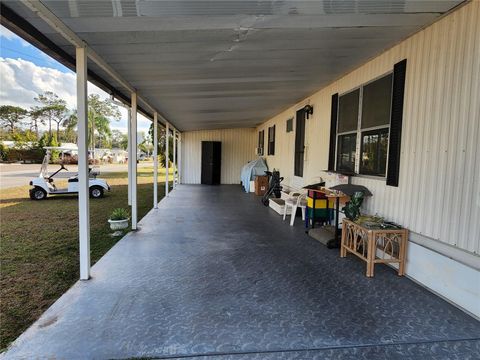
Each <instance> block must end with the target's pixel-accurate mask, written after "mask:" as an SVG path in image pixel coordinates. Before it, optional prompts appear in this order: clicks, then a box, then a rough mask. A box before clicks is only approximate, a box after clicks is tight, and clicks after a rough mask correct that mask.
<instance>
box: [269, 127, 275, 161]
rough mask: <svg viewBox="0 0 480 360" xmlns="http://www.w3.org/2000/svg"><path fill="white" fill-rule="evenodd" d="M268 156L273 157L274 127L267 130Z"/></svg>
mask: <svg viewBox="0 0 480 360" xmlns="http://www.w3.org/2000/svg"><path fill="white" fill-rule="evenodd" d="M268 155H275V125H273V126H271V127H269V128H268Z"/></svg>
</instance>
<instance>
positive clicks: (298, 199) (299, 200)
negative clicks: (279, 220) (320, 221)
mask: <svg viewBox="0 0 480 360" xmlns="http://www.w3.org/2000/svg"><path fill="white" fill-rule="evenodd" d="M299 207H300V208H301V209H302V220H303V221H305V211H306V208H307V194H301V193H298V192H294V193H291V194H290V197H289V198H288V199H286V200H285V206H284V208H283V220H285V218H286V217H287V208H291V209H292V211H291V214H290V226H293V224H294V223H295V215H296V214H297V209H298V208H299Z"/></svg>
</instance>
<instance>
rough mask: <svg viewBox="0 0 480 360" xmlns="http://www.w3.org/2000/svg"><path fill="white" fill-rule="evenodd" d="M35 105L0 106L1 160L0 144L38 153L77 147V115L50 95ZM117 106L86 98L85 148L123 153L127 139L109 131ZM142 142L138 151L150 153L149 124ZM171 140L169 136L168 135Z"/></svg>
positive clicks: (161, 150) (161, 141)
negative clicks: (51, 148) (71, 145)
mask: <svg viewBox="0 0 480 360" xmlns="http://www.w3.org/2000/svg"><path fill="white" fill-rule="evenodd" d="M34 100H35V101H36V102H37V103H38V105H36V106H32V107H31V108H30V109H25V108H22V107H20V106H14V105H1V106H0V147H1V148H0V152H1V153H2V154H0V157H2V158H5V156H4V155H5V154H4V152H5V151H6V149H5V147H4V146H1V141H2V140H11V141H14V142H15V144H16V145H15V147H16V148H20V149H26V148H28V149H34V150H37V149H42V148H43V147H45V146H58V145H60V144H62V143H77V124H78V118H77V111H76V109H69V108H68V106H67V102H66V101H65V100H64V99H62V98H60V97H59V96H58V95H57V94H55V93H54V92H51V91H45V92H43V93H41V94H38V95H37V96H36V97H35V98H34ZM120 118H121V113H120V111H119V109H118V106H116V105H115V104H113V103H112V102H110V101H109V100H107V99H105V100H102V99H101V98H100V96H99V95H97V94H90V95H89V96H88V144H89V148H90V149H93V148H97V149H98V148H109V149H111V148H119V149H123V150H126V149H127V146H128V136H127V134H124V133H122V132H121V131H119V130H116V129H114V130H112V129H111V127H110V123H111V122H112V121H119V120H120ZM144 135H145V136H144V140H143V141H142V142H141V143H140V144H138V147H139V149H140V150H141V151H143V152H145V153H147V154H151V153H152V152H153V124H152V125H151V126H150V129H149V131H148V133H147V134H144ZM170 136H171V135H170ZM165 143H166V141H165V129H164V128H161V127H159V131H158V145H159V146H158V152H159V157H160V159H161V161H164V160H163V159H164V155H163V154H164V152H165ZM169 145H170V146H169V148H170V156H169V157H170V160H172V159H173V155H172V154H173V141H170V143H169Z"/></svg>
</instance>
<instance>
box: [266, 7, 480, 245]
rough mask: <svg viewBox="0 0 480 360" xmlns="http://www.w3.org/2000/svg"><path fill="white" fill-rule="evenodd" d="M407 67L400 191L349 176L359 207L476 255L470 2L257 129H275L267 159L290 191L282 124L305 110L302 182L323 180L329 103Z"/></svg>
mask: <svg viewBox="0 0 480 360" xmlns="http://www.w3.org/2000/svg"><path fill="white" fill-rule="evenodd" d="M404 58H406V59H407V61H408V64H407V79H406V90H405V104H404V119H403V132H402V154H401V163H400V184H399V187H398V188H397V187H390V186H386V184H385V181H384V180H380V179H375V178H367V177H356V178H354V179H353V182H354V183H357V184H362V185H365V186H366V187H368V188H369V189H370V190H371V191H372V192H373V194H374V196H373V197H372V198H370V199H368V200H367V201H366V210H367V212H369V213H378V214H380V215H382V216H385V217H387V218H388V219H391V220H393V221H397V222H399V223H401V224H403V225H404V226H406V227H408V228H409V229H410V230H411V231H414V232H416V233H419V234H422V235H424V236H427V237H430V238H433V239H436V240H438V241H440V242H443V243H445V244H450V245H452V246H456V247H458V248H460V249H463V250H466V251H468V252H473V253H477V254H478V253H480V145H479V139H480V100H479V99H480V3H479V2H478V1H473V2H471V3H469V4H467V5H465V6H463V7H461V8H460V9H459V10H457V11H455V12H453V13H452V14H450V15H448V16H446V17H445V18H443V19H441V20H440V21H438V22H436V23H435V24H433V25H432V26H430V27H428V28H426V29H424V30H423V31H421V32H419V33H417V34H415V35H414V36H412V37H410V38H408V39H406V40H405V41H403V42H401V43H400V44H398V45H397V46H395V47H393V48H391V49H389V50H388V51H386V52H385V53H383V54H382V55H380V56H378V57H376V58H375V59H372V60H371V61H369V62H368V63H366V64H365V65H363V66H361V67H360V68H358V69H356V70H354V71H353V72H351V73H349V74H348V75H346V76H344V77H343V78H341V79H339V80H338V81H336V82H335V83H333V84H331V85H329V86H328V87H326V88H324V89H322V90H320V91H319V92H317V93H315V94H314V95H312V96H311V97H309V98H308V99H305V100H304V101H303V102H301V103H299V104H298V105H297V106H295V107H292V108H290V109H288V110H286V111H284V112H283V113H281V114H279V115H277V116H275V117H274V118H272V119H270V120H269V121H267V122H266V123H264V124H262V125H261V126H259V128H258V129H257V130H261V129H267V128H268V126H271V125H272V124H277V128H278V131H277V144H276V148H277V149H279V151H278V152H277V153H276V154H275V156H268V157H267V159H268V162H269V164H270V166H275V167H278V168H280V170H281V172H282V175H284V176H285V177H286V182H287V183H289V184H292V179H293V151H294V142H295V135H294V132H292V133H289V134H286V133H285V126H284V124H285V121H286V120H287V119H288V118H289V117H292V116H294V114H295V110H297V109H298V108H301V107H303V106H304V105H305V104H306V103H307V102H310V104H311V105H313V106H314V115H313V118H312V117H311V118H310V119H309V120H307V121H306V123H307V125H306V133H307V135H306V151H307V156H306V161H305V171H304V178H303V182H304V183H308V182H310V179H312V178H314V177H318V176H323V175H325V173H324V172H322V170H325V169H326V168H327V163H328V144H329V131H330V107H331V95H332V94H334V93H337V92H338V93H342V92H345V91H348V90H350V89H352V88H354V87H356V86H359V85H361V84H363V83H365V82H367V81H369V80H371V79H374V78H376V77H378V76H379V75H382V74H384V73H386V72H388V71H391V70H392V68H393V65H394V64H395V63H396V62H398V61H401V60H402V59H404Z"/></svg>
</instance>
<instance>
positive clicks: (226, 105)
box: [1, 0, 480, 359]
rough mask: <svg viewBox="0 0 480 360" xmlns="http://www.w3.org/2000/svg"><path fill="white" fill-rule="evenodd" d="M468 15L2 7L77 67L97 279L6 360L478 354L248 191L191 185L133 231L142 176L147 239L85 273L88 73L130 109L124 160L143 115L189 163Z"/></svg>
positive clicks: (442, 320) (397, 286) (217, 5)
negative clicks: (191, 137) (140, 209)
mask: <svg viewBox="0 0 480 360" xmlns="http://www.w3.org/2000/svg"><path fill="white" fill-rule="evenodd" d="M462 3H464V2H462V1H415V0H412V1H408V0H405V1H403V0H402V1H396V0H394V1H361V0H359V1H315V2H313V1H183V0H182V1H142V0H140V1H116V0H112V1H110V0H109V1H95V2H93V1H47V0H44V1H35V0H22V1H3V2H2V5H1V6H2V9H1V10H2V11H1V20H2V25H4V26H6V27H8V28H9V29H10V30H12V31H14V32H15V33H17V34H19V35H20V36H22V37H23V38H24V39H26V40H28V41H30V42H31V43H33V44H34V45H36V46H38V47H40V48H41V49H42V50H44V51H45V52H47V53H48V54H50V55H52V56H53V57H54V58H56V59H57V60H59V61H60V62H62V63H64V64H65V65H67V66H68V67H70V68H71V69H75V70H76V72H77V98H78V102H77V106H78V113H79V119H80V120H81V119H83V121H79V124H80V125H79V144H78V145H79V168H80V171H79V179H80V182H81V185H82V189H83V190H82V191H80V196H79V214H80V234H79V241H80V244H81V246H80V249H81V250H80V268H81V272H80V274H81V279H82V280H88V279H91V280H89V281H85V282H79V283H77V284H76V285H75V286H74V287H73V288H72V289H71V290H70V291H69V292H68V293H66V294H65V295H64V296H63V297H62V298H61V299H60V300H59V301H58V302H57V303H56V304H55V305H54V306H52V308H51V309H49V310H48V311H47V313H45V315H44V316H42V318H41V319H40V320H39V321H38V322H37V323H36V324H34V325H33V326H32V327H31V328H30V329H29V330H28V331H27V332H26V333H25V334H24V335H22V337H21V338H19V340H18V341H17V342H15V343H14V345H13V347H12V349H11V350H10V352H7V353H6V355H5V356H6V357H7V358H8V357H12V358H15V357H18V358H25V357H26V358H28V357H34V356H37V357H59V358H63V357H64V358H75V357H78V358H95V357H99V358H128V357H145V356H146V357H159V358H168V357H170V358H175V357H177V358H185V357H188V358H192V357H193V358H194V357H199V358H204V357H211V358H222V359H224V358H231V359H237V358H245V359H247V358H259V359H260V358H261V359H263V358H271V359H276V358H329V357H330V358H339V357H347V358H348V357H350V358H359V357H360V358H361V357H363V358H395V357H397V358H405V357H408V356H410V357H412V358H418V357H421V356H423V355H425V354H427V355H429V356H434V357H436V358H442V357H443V358H451V357H455V356H456V357H459V358H468V357H472V358H474V356H475V355H474V354H475V353H478V351H479V347H480V340H479V337H478V332H479V325H478V321H476V320H475V319H473V318H471V317H469V316H468V315H466V314H465V313H463V312H462V311H460V310H459V309H457V308H455V307H454V306H452V305H450V304H448V303H447V302H445V301H444V300H442V299H440V298H439V297H436V296H435V295H433V294H431V293H429V292H428V291H427V290H425V289H423V288H421V287H420V286H418V285H416V284H414V283H413V282H411V281H410V280H408V279H400V280H399V281H392V280H393V277H392V275H393V273H392V271H391V269H388V268H383V269H382V270H380V271H379V272H378V274H377V275H376V276H377V278H376V282H375V283H372V282H368V281H367V280H368V279H365V278H364V277H363V276H360V272H359V271H358V269H357V268H358V267H359V266H360V265H359V264H358V263H356V262H355V261H354V260H353V259H348V260H346V261H345V262H338V261H336V260H337V259H336V258H335V255H334V254H333V253H328V252H327V251H326V249H324V248H322V247H321V245H320V244H318V243H316V242H314V241H313V240H311V239H308V238H306V236H305V235H304V232H303V229H302V228H301V227H300V226H297V227H294V228H292V229H290V228H289V229H288V230H286V231H285V229H284V228H280V227H277V226H275V221H279V219H278V218H277V217H274V216H272V215H271V214H268V213H265V212H264V211H262V210H264V209H263V208H262V207H260V206H259V204H258V201H255V200H254V199H252V197H251V196H248V195H244V194H241V193H240V192H237V191H236V190H237V188H236V187H235V188H234V187H231V186H221V187H219V188H217V189H215V190H213V189H212V188H207V187H201V186H189V185H179V186H178V187H177V189H176V190H175V191H174V192H173V193H172V194H171V196H170V197H168V198H166V199H165V200H163V201H162V202H161V203H160V205H158V204H157V201H156V200H154V204H153V206H154V207H158V210H156V211H153V212H151V213H150V214H149V215H148V216H147V217H146V218H145V219H144V221H143V222H142V223H141V227H137V219H136V203H137V199H136V185H135V184H136V167H135V166H131V167H130V168H129V175H130V180H131V181H130V187H131V191H130V200H131V205H132V228H133V229H134V230H138V229H140V230H139V231H136V232H132V233H130V234H129V235H128V236H127V237H126V238H125V239H123V240H122V241H121V242H119V244H118V245H117V246H115V247H114V248H113V249H112V251H110V252H109V253H108V254H107V255H106V256H105V257H104V258H103V259H102V260H101V261H99V262H98V264H96V265H95V267H94V268H93V271H92V274H91V273H90V261H89V233H90V230H89V225H88V217H89V214H88V196H87V194H88V192H87V183H88V167H87V147H86V130H87V129H86V127H87V121H86V105H87V104H86V98H87V94H86V82H87V79H90V80H91V81H93V82H94V83H96V84H97V85H99V86H100V87H102V88H103V89H105V90H107V91H108V92H109V93H110V94H111V95H112V97H114V98H115V99H117V100H119V101H121V102H123V103H124V104H126V106H128V107H130V108H131V117H130V121H129V123H130V126H129V130H130V137H129V140H130V141H129V149H130V156H129V158H130V159H135V156H136V155H135V154H136V151H135V149H136V146H137V144H136V136H135V134H136V114H137V112H142V113H143V114H144V115H146V116H147V117H149V118H150V119H152V121H154V125H155V127H154V128H155V131H157V130H158V129H157V127H158V125H159V124H161V125H163V126H165V127H166V128H167V131H169V129H170V128H171V129H173V132H174V135H173V139H174V141H177V140H178V141H179V149H180V156H178V162H179V163H184V162H187V161H189V164H190V163H191V160H192V159H196V158H194V156H198V154H192V153H188V152H182V151H181V144H182V139H183V136H184V135H185V134H189V133H194V132H195V131H197V130H219V129H239V128H254V127H256V126H258V125H260V124H262V123H263V122H265V121H266V120H267V119H270V118H272V117H273V116H274V115H275V114H277V113H279V112H281V111H282V110H284V109H285V107H288V106H290V105H293V104H296V103H297V102H299V101H300V100H301V99H304V98H306V97H307V96H309V95H310V94H312V93H313V92H314V91H315V90H318V89H319V88H322V87H323V86H325V85H327V84H329V83H331V82H332V81H334V80H336V79H338V78H340V77H342V76H343V75H344V74H346V73H347V72H349V71H350V70H352V69H354V68H356V67H357V66H359V65H361V64H362V63H365V62H366V61H367V60H368V59H370V58H372V57H374V56H375V55H378V54H379V53H380V52H382V51H384V50H385V49H388V48H390V47H392V46H394V45H395V44H397V43H398V42H400V41H402V40H403V39H405V38H407V37H408V36H410V35H411V34H413V33H415V32H417V31H418V30H420V29H422V28H424V27H426V26H428V25H429V24H431V23H432V22H434V21H435V20H437V19H439V18H441V17H442V16H444V15H445V14H448V13H449V12H450V11H452V10H453V9H454V8H456V7H457V6H461V5H462ZM322 105H323V106H329V105H330V104H322ZM232 136H233V137H234V136H235V134H234V135H232ZM156 138H157V137H156V136H154V139H156ZM195 141H196V140H195ZM248 146H249V145H248ZM154 148H155V149H156V148H157V147H156V146H155V147H154ZM176 148H177V147H174V149H176ZM166 149H167V151H168V146H166ZM234 150H235V149H234ZM252 150H253V148H252ZM157 155H158V154H155V156H157ZM176 155H177V154H176ZM166 158H167V159H168V154H167V156H166ZM130 164H135V161H130ZM166 165H167V167H168V163H167V164H166ZM180 169H182V167H181V166H180ZM155 174H157V169H155ZM179 178H180V182H182V179H183V177H182V174H180V177H179ZM154 186H155V188H154V189H156V186H157V185H156V181H155V185H154ZM166 186H167V190H168V186H169V184H168V181H167V184H166ZM155 199H156V197H155ZM272 224H273V225H272ZM300 239H301V241H299V240H300ZM91 275H92V276H91ZM396 280H397V279H396ZM372 284H373V285H372Z"/></svg>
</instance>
